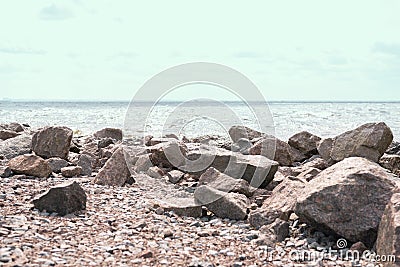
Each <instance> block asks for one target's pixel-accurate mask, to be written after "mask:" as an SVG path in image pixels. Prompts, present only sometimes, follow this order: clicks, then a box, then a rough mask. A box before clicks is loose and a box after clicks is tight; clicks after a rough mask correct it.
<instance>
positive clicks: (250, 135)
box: [229, 126, 263, 143]
mask: <svg viewBox="0 0 400 267" xmlns="http://www.w3.org/2000/svg"><path fill="white" fill-rule="evenodd" d="M229 135H230V137H231V138H232V141H233V142H235V143H236V142H237V141H238V140H239V139H240V138H246V139H249V140H251V139H254V138H258V137H261V136H262V135H263V134H262V133H261V132H258V131H256V130H253V129H251V128H249V127H246V126H232V127H231V128H230V129H229Z"/></svg>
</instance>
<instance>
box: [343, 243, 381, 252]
mask: <svg viewBox="0 0 400 267" xmlns="http://www.w3.org/2000/svg"><path fill="white" fill-rule="evenodd" d="M367 249H368V248H367V247H366V246H365V245H364V243H363V242H357V243H354V244H353V245H351V247H350V250H352V251H358V252H359V253H360V255H361V254H362V253H363V252H364V251H366V250H367ZM381 255H383V254H381Z"/></svg>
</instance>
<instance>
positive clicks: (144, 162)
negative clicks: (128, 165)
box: [134, 153, 154, 172]
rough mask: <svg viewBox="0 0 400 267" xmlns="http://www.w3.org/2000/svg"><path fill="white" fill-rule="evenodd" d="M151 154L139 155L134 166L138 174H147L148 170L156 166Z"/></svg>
mask: <svg viewBox="0 0 400 267" xmlns="http://www.w3.org/2000/svg"><path fill="white" fill-rule="evenodd" d="M150 155H151V154H150V153H148V154H144V155H138V156H137V160H136V162H135V165H134V170H135V171H136V172H147V170H148V169H149V168H150V167H152V166H154V165H153V163H152V162H151V160H150Z"/></svg>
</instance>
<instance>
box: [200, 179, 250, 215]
mask: <svg viewBox="0 0 400 267" xmlns="http://www.w3.org/2000/svg"><path fill="white" fill-rule="evenodd" d="M194 198H195V200H196V201H197V203H199V204H201V205H203V206H206V207H207V209H208V210H209V211H211V212H212V213H214V214H215V216H217V217H220V218H228V219H231V220H244V219H245V218H246V217H247V207H248V205H249V202H248V199H247V198H246V196H244V195H242V194H237V193H225V192H222V191H219V190H216V189H214V188H211V187H209V186H207V185H202V186H199V187H198V188H197V189H196V190H195V192H194Z"/></svg>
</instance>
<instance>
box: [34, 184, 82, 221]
mask: <svg viewBox="0 0 400 267" xmlns="http://www.w3.org/2000/svg"><path fill="white" fill-rule="evenodd" d="M33 205H34V207H35V208H36V209H38V210H39V211H43V210H46V212H48V213H53V212H55V213H57V214H58V215H59V216H64V215H67V214H70V213H73V212H76V211H81V210H84V209H86V193H85V191H84V190H83V189H82V187H81V186H80V185H79V184H78V183H77V182H73V183H67V184H61V185H58V186H55V187H52V188H50V190H49V191H48V192H46V193H44V194H43V195H41V196H39V197H38V198H37V199H34V200H33Z"/></svg>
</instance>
